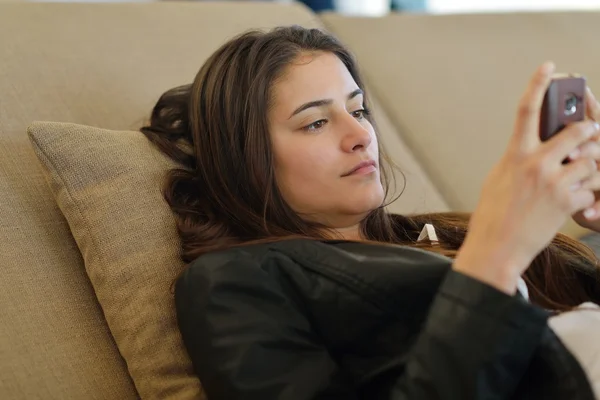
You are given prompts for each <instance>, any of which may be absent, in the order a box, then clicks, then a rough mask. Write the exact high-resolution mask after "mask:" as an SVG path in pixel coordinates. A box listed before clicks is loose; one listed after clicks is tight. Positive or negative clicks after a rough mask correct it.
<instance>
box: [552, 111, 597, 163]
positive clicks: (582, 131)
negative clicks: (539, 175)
mask: <svg viewBox="0 0 600 400" xmlns="http://www.w3.org/2000/svg"><path fill="white" fill-rule="evenodd" d="M599 133H600V124H598V123H597V122H594V121H583V122H577V123H574V124H571V125H569V126H568V127H566V128H565V129H563V130H562V131H560V132H559V133H558V134H556V135H554V136H553V137H552V138H551V139H550V140H548V141H546V142H544V143H542V153H544V154H545V156H546V157H547V161H548V162H550V163H560V162H562V161H563V160H564V159H566V158H575V157H577V156H578V155H579V154H578V153H580V151H581V150H580V149H579V147H580V146H582V145H584V144H585V143H586V142H588V141H590V139H591V138H592V137H593V136H596V135H598V134H599ZM545 159H546V158H545Z"/></svg>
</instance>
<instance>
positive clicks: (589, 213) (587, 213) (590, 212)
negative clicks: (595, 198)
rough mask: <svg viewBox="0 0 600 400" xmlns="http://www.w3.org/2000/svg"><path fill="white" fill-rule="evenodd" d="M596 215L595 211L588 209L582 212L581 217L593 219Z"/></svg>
mask: <svg viewBox="0 0 600 400" xmlns="http://www.w3.org/2000/svg"><path fill="white" fill-rule="evenodd" d="M595 215H596V210H594V209H593V208H588V209H586V210H585V211H584V212H583V216H584V217H586V218H587V219H590V218H593V217H594V216H595Z"/></svg>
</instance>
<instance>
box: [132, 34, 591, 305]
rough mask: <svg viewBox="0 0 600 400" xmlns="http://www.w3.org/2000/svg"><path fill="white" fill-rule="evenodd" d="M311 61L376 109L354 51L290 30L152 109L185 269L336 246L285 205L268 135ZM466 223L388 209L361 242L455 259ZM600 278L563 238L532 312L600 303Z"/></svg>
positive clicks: (389, 174) (541, 277)
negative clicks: (274, 246) (273, 111)
mask: <svg viewBox="0 0 600 400" xmlns="http://www.w3.org/2000/svg"><path fill="white" fill-rule="evenodd" d="M310 52H328V53H332V54H335V55H336V56H337V57H338V58H339V59H340V60H341V61H342V62H343V63H344V64H345V66H346V67H347V69H348V71H349V72H350V74H351V75H352V77H353V78H354V80H355V82H356V83H357V85H358V86H359V87H360V88H361V89H362V90H363V91H364V92H365V106H368V99H367V97H366V90H365V87H364V85H363V80H362V79H361V76H360V74H359V71H358V67H357V64H356V62H355V60H354V58H353V56H352V55H351V54H350V52H349V51H348V50H347V49H346V48H345V47H344V46H343V45H342V44H341V43H340V42H339V41H338V40H337V39H336V38H335V37H333V36H332V35H330V34H327V33H325V32H323V31H321V30H318V29H305V28H302V27H299V26H290V27H281V28H277V29H274V30H271V31H268V32H261V31H250V32H247V33H244V34H242V35H240V36H238V37H236V38H234V39H232V40H230V41H229V42H227V43H226V44H224V45H223V46H221V47H220V48H219V49H218V50H217V51H216V52H215V53H214V54H213V55H212V56H211V57H210V58H209V59H208V60H207V61H206V63H205V64H204V65H203V66H202V68H201V69H200V71H199V72H198V74H197V76H196V78H195V80H194V82H193V83H192V84H189V85H184V86H181V87H177V88H174V89H171V90H169V91H167V92H166V93H164V94H163V95H162V96H161V98H160V99H159V101H158V102H157V104H156V106H155V107H154V109H153V111H152V114H151V119H150V123H149V125H148V126H145V127H143V128H142V129H141V131H142V132H143V133H144V134H145V135H146V137H147V138H148V139H149V140H150V141H151V142H153V143H154V144H155V145H156V146H157V147H158V148H159V149H160V150H161V151H162V152H164V153H165V154H166V155H168V156H169V157H170V158H172V159H173V160H175V161H177V162H178V163H179V165H180V167H179V168H176V169H173V170H171V171H169V173H168V176H167V179H166V183H165V188H164V196H165V199H166V201H167V203H168V204H169V205H170V207H171V209H172V210H173V212H174V213H175V216H176V219H177V227H178V231H179V235H180V237H181V243H182V253H181V257H182V259H183V261H184V262H186V263H190V262H192V261H193V260H194V259H196V258H197V257H198V256H200V255H202V254H204V253H207V252H211V251H216V250H222V249H226V248H229V247H232V246H239V245H244V244H248V243H255V242H260V241H273V240H282V239H286V238H290V237H307V238H315V239H321V238H323V239H328V238H331V237H325V236H324V235H326V234H325V233H324V230H323V229H322V228H323V227H322V226H319V225H317V224H315V223H311V222H308V221H305V220H303V219H301V218H300V217H299V216H298V215H297V214H296V213H294V211H293V210H292V209H291V208H290V207H289V206H288V205H287V204H286V202H285V201H284V199H283V197H282V196H281V193H280V192H279V190H278V187H277V183H276V181H275V176H274V171H273V158H272V150H271V142H270V139H269V133H268V132H269V129H268V128H269V125H268V120H267V111H268V109H269V107H270V106H271V100H272V97H271V93H270V91H271V88H272V86H273V84H274V83H275V82H276V81H277V79H278V78H279V77H281V76H282V74H283V73H284V71H285V68H286V67H287V66H288V65H289V64H290V63H291V62H293V61H294V60H295V59H296V58H297V57H298V56H299V55H301V54H302V53H310ZM367 109H368V108H367ZM366 116H367V118H369V120H370V121H371V122H372V123H373V124H374V121H373V119H372V117H371V116H370V115H369V114H368V113H367V115H366ZM379 154H380V160H379V161H380V165H381V166H382V174H381V175H382V183H383V185H384V188H385V190H386V198H387V199H388V201H390V200H393V199H391V198H390V196H391V195H392V194H393V193H394V192H395V190H391V189H390V186H391V185H394V184H395V179H393V177H394V174H393V168H392V167H393V165H392V163H391V162H390V161H389V158H388V157H387V156H386V155H385V150H384V149H383V148H380V149H379ZM468 222H469V215H468V214H463V213H433V214H426V215H415V216H401V215H393V214H389V213H387V212H386V211H385V209H384V206H382V207H380V208H378V209H375V210H373V211H372V212H371V213H370V214H369V215H368V217H367V218H366V219H365V220H364V221H363V222H362V224H361V233H362V234H363V236H364V237H365V238H367V239H368V240H370V241H376V242H383V243H393V244H402V245H407V246H415V247H421V248H424V249H426V250H430V251H434V252H437V253H441V254H444V255H446V256H448V257H454V256H455V254H456V251H457V250H458V249H459V248H460V246H461V244H462V242H463V240H464V237H465V235H466V232H467V227H468ZM425 223H431V224H433V225H434V226H435V228H436V231H437V235H438V238H439V243H438V244H433V243H428V242H417V237H418V235H419V233H420V231H421V229H422V228H423V226H424V224H425ZM598 271H599V269H598V268H597V266H596V257H595V256H594V253H593V252H592V251H591V250H590V249H589V248H587V247H586V246H585V245H583V244H582V243H579V242H577V241H575V240H573V239H570V238H568V237H566V236H564V235H560V234H559V235H557V237H556V238H555V239H554V241H553V242H552V243H551V244H550V245H549V246H548V248H546V249H545V250H544V251H543V252H542V253H541V254H540V255H539V256H538V257H537V258H536V259H535V260H534V262H533V264H532V265H531V267H530V268H529V270H528V271H527V273H526V274H525V280H526V281H527V283H528V287H529V289H530V297H531V300H532V301H533V302H534V303H537V304H539V305H540V306H543V307H546V308H550V309H555V310H565V309H569V308H571V307H573V306H576V305H578V304H580V303H582V302H584V301H589V300H592V301H596V302H597V301H598V300H599V299H600V290H599V288H598V285H597V282H598V280H599V278H598V277H599V276H600V274H599V272H598Z"/></svg>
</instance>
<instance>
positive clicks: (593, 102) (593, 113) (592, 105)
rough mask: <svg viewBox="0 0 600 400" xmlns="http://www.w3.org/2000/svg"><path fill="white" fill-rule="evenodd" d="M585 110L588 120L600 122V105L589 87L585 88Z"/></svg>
mask: <svg viewBox="0 0 600 400" xmlns="http://www.w3.org/2000/svg"><path fill="white" fill-rule="evenodd" d="M585 109H586V114H587V117H588V118H590V119H592V120H594V121H598V122H600V103H598V100H597V99H596V97H595V96H594V94H593V93H592V90H591V89H590V88H589V87H586V88H585Z"/></svg>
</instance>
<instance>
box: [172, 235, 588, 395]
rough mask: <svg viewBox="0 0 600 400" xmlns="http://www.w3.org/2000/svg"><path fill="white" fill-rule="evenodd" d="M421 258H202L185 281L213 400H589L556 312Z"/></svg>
mask: <svg viewBox="0 0 600 400" xmlns="http://www.w3.org/2000/svg"><path fill="white" fill-rule="evenodd" d="M450 266H451V261H450V260H449V259H447V258H444V257H441V256H438V255H436V254H433V253H429V252H425V251H421V250H418V249H414V248H407V247H401V246H389V245H371V244H361V243H352V242H318V241H309V240H290V241H284V242H278V243H273V244H262V245H254V246H247V247H243V248H237V249H232V250H227V251H223V252H219V253H213V254H208V255H204V256H202V257H200V258H198V259H197V260H196V261H195V262H194V263H193V264H192V265H191V266H190V267H189V268H188V269H187V271H186V272H185V273H184V274H183V275H182V276H181V278H180V279H179V280H178V281H177V284H176V295H175V300H176V307H177V315H178V322H179V327H180V330H181V333H182V336H183V340H184V343H185V346H186V348H187V350H188V353H189V354H190V356H191V359H192V362H193V366H194V370H195V373H196V374H197V375H198V377H199V378H200V380H201V381H202V383H203V385H204V388H205V390H206V393H207V395H208V398H209V399H210V400H237V399H240V400H241V399H243V400H254V399H256V400H269V399H281V400H308V399H344V400H352V399H369V400H378V399H390V400H391V399H393V400H400V399H402V400H415V399H418V400H429V399H457V400H458V399H460V400H468V399H498V400H499V399H543V400H552V399H568V400H593V399H594V396H593V394H592V389H591V387H590V384H589V382H588V380H587V378H586V376H585V374H584V372H583V370H582V369H581V367H580V366H579V364H578V363H577V361H576V360H575V359H574V357H573V356H572V355H571V354H570V353H569V352H568V350H567V349H566V348H565V347H564V346H563V345H562V343H561V342H560V341H559V340H558V338H557V337H556V336H555V335H554V334H553V332H552V331H551V330H550V328H548V325H547V318H548V314H547V313H546V312H545V311H544V310H542V309H539V308H537V307H535V306H532V305H530V304H528V303H527V302H526V301H524V300H523V299H522V298H521V297H519V296H514V297H512V296H508V295H506V294H504V293H502V292H500V291H498V290H496V289H494V288H492V287H490V286H487V285H485V284H483V283H481V282H479V281H476V280H474V279H471V278H469V277H467V276H465V275H462V274H459V273H457V272H455V271H453V270H452V269H451V268H450Z"/></svg>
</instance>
